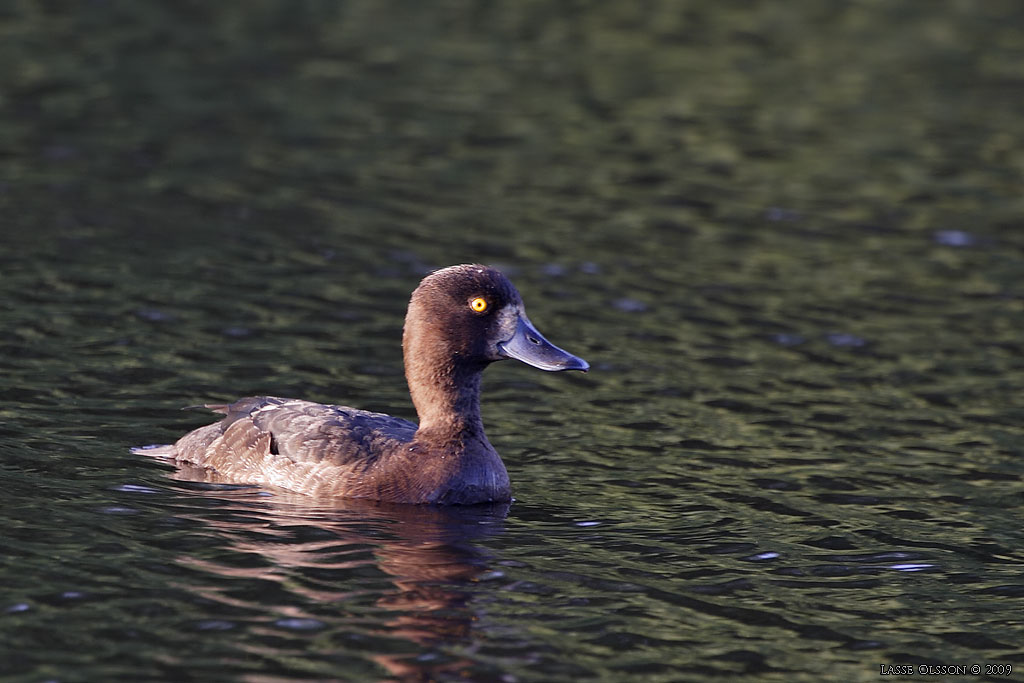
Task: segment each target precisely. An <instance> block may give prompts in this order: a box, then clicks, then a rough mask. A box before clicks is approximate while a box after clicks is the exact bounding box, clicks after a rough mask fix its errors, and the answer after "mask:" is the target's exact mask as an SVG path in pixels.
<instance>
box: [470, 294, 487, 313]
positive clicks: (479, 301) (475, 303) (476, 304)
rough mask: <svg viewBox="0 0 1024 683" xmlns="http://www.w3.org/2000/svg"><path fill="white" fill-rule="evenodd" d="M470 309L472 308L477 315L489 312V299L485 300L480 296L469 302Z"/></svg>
mask: <svg viewBox="0 0 1024 683" xmlns="http://www.w3.org/2000/svg"><path fill="white" fill-rule="evenodd" d="M469 307H470V308H472V309H473V310H474V311H476V312H477V313H483V312H484V311H486V310H487V299H485V298H483V297H482V296H478V297H477V298H475V299H473V300H472V301H470V302H469Z"/></svg>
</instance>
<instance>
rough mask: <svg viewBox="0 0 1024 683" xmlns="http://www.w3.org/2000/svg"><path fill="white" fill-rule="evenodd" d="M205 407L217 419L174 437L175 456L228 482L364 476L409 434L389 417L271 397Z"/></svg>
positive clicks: (309, 484) (300, 486)
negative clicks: (218, 418)
mask: <svg viewBox="0 0 1024 683" xmlns="http://www.w3.org/2000/svg"><path fill="white" fill-rule="evenodd" d="M206 407H207V408H209V409H211V410H214V411H216V412H220V413H224V415H225V417H224V419H223V420H221V421H220V422H216V423H214V424H211V425H207V426H206V427H200V428H199V429H197V430H195V431H193V432H190V433H188V434H186V435H185V436H183V437H182V438H181V439H179V440H178V442H177V443H176V444H175V445H174V453H173V457H174V458H175V459H177V460H184V461H186V462H190V463H193V464H195V465H199V466H201V467H205V468H208V469H212V470H215V471H216V472H218V473H219V474H221V475H223V476H224V477H226V478H228V479H231V480H234V481H239V482H250V483H261V484H273V485H277V486H281V487H283V488H289V489H295V490H307V491H308V490H311V489H314V488H319V486H318V485H317V481H318V480H325V481H326V480H330V481H332V482H337V481H338V480H339V478H345V479H348V478H350V477H357V476H360V475H363V474H364V473H367V472H369V471H371V470H372V469H374V468H375V466H376V465H377V463H378V462H379V461H380V459H381V458H382V457H384V456H386V455H387V454H388V453H393V452H396V451H400V450H404V449H403V446H404V444H406V443H408V442H409V441H411V440H412V438H413V435H414V434H415V432H416V425H415V424H413V423H412V422H407V421H406V420H401V419H399V418H395V417H391V416H390V415H384V414H382V413H371V412H369V411H365V410H356V409H354V408H348V407H344V406H333V405H324V404H320V403H312V402H310V401H301V400H297V399H285V398H277V397H273V396H256V397H248V398H243V399H240V400H238V401H235V402H234V403H231V404H226V405H208V406H206ZM155 454H159V453H155Z"/></svg>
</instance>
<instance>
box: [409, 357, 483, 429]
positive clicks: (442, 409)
mask: <svg viewBox="0 0 1024 683" xmlns="http://www.w3.org/2000/svg"><path fill="white" fill-rule="evenodd" d="M423 367H424V366H423V365H419V366H416V365H413V366H412V367H411V368H410V366H409V365H408V364H407V365H406V379H407V380H408V382H409V393H410V395H411V396H412V403H413V405H414V406H415V407H416V414H417V415H418V416H419V420H420V425H419V430H418V431H417V436H418V437H420V438H429V439H430V440H431V441H445V442H451V441H457V442H464V441H467V440H471V439H474V438H481V439H483V440H484V441H486V440H487V438H486V436H484V425H483V421H482V420H481V418H480V378H481V369H473V370H467V369H462V368H458V367H452V366H451V365H449V366H447V367H442V368H435V369H434V370H432V371H427V372H418V371H417V370H418V369H419V368H423Z"/></svg>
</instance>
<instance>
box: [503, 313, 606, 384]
mask: <svg viewBox="0 0 1024 683" xmlns="http://www.w3.org/2000/svg"><path fill="white" fill-rule="evenodd" d="M498 350H499V351H500V352H501V355H503V356H507V357H508V358H515V359H516V360H520V361H522V362H524V363H526V364H527V365H532V366H533V367H535V368H540V369H541V370H549V371H551V372H556V371H558V370H582V371H583V372H586V371H587V370H588V369H589V368H590V364H588V363H587V361H585V360H583V359H582V358H580V357H578V356H574V355H572V354H571V353H569V352H568V351H565V350H563V349H560V348H558V347H557V346H555V345H554V344H552V343H551V342H549V341H548V340H547V339H545V338H544V335H542V334H541V333H540V332H538V331H537V328H536V327H534V326H533V324H532V323H531V322H530V320H529V319H528V318H527V317H526V316H525V315H520V316H519V320H518V322H517V323H516V331H515V334H513V335H512V338H511V339H509V340H508V341H505V342H502V343H500V344H498Z"/></svg>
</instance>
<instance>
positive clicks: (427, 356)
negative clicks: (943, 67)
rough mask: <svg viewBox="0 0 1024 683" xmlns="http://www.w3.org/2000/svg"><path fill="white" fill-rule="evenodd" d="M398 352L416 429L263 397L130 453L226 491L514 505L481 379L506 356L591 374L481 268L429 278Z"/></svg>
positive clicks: (508, 287) (416, 296) (222, 408)
mask: <svg viewBox="0 0 1024 683" xmlns="http://www.w3.org/2000/svg"><path fill="white" fill-rule="evenodd" d="M402 347H403V352H404V358H405V374H406V379H407V381H408V383H409V391H410V394H411V395H412V401H413V405H414V406H415V407H416V412H417V414H418V416H419V426H417V425H415V424H413V423H412V422H407V421H406V420H401V419H398V418H395V417H391V416H389V415H383V414H381V413H371V412H367V411H364V410H356V409H354V408H347V407H342V406H332V405H322V404H318V403H311V402H309V401H301V400H297V399H282V398H274V397H268V396H262V397H252V398H243V399H240V400H239V401H236V402H235V403H232V404H230V405H215V406H207V407H208V408H210V409H212V410H214V411H216V412H220V413H224V415H225V417H224V419H222V420H221V421H220V422H216V423H214V424H211V425H207V426H206V427H200V428H199V429H196V430H195V431H193V432H190V433H188V434H186V435H185V436H183V437H182V438H181V439H179V440H178V441H177V443H175V444H173V445H169V446H160V447H147V448H138V449H134V451H135V452H137V453H144V454H147V455H155V456H161V457H169V458H173V459H175V460H177V461H183V462H188V463H191V464H194V465H197V466H200V467H204V468H207V469H211V470H214V471H216V472H217V474H218V475H220V476H221V477H222V478H224V479H226V480H230V481H237V482H245V483H254V484H268V485H274V486H280V487H282V488H286V489H290V490H293V491H299V492H302V493H309V494H314V495H327V496H340V497H346V498H369V499H374V500H382V501H389V502H397V503H441V504H468V503H481V502H489V501H507V500H510V498H511V490H510V487H509V479H508V473H507V472H506V470H505V466H504V464H503V463H502V461H501V458H500V457H499V456H498V453H497V452H496V451H495V450H494V448H493V447H492V446H491V444H490V442H489V441H488V440H487V436H486V435H485V434H484V428H483V422H482V421H481V419H480V375H481V373H482V372H483V370H484V368H486V367H487V365H489V364H490V363H492V362H494V361H496V360H502V359H503V358H517V359H519V360H521V361H523V362H526V363H528V364H531V365H534V366H535V367H539V368H541V369H544V370H583V371H586V370H587V368H588V366H587V363H586V361H584V360H582V359H580V358H577V357H575V356H573V355H571V354H569V353H567V352H565V351H563V350H562V349H559V348H558V347H556V346H553V345H552V344H550V343H549V342H548V341H547V340H545V339H544V338H543V337H542V336H541V335H540V333H539V332H537V330H536V329H535V328H534V327H533V326H532V324H531V323H530V321H529V319H528V318H527V317H526V313H525V311H524V310H523V303H522V299H521V298H520V296H519V292H517V291H516V289H515V287H514V286H513V285H512V283H511V282H509V280H508V279H507V278H506V277H505V276H504V275H502V274H501V273H500V272H498V271H497V270H494V269H493V268H487V267H484V266H478V265H462V266H452V267H450V268H445V269H443V270H439V271H437V272H435V273H432V274H431V275H428V276H427V277H426V278H424V280H423V282H421V283H420V285H419V287H417V288H416V290H415V291H414V292H413V294H412V299H411V300H410V302H409V310H408V313H407V314H406V318H405V331H404V334H403V338H402Z"/></svg>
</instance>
